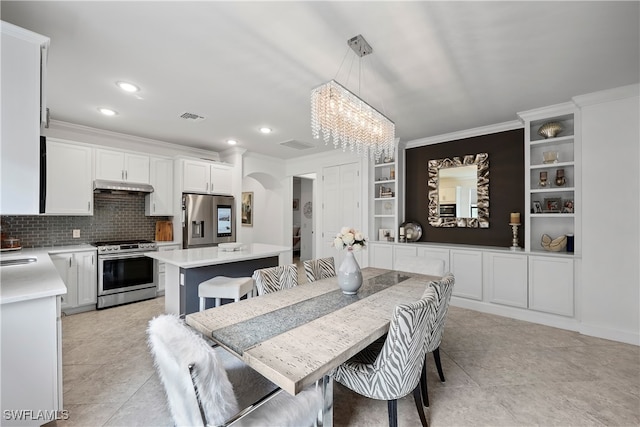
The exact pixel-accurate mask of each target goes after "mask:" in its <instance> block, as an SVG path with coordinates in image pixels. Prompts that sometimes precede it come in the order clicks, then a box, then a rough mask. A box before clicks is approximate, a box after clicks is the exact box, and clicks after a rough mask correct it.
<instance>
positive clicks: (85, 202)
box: [44, 138, 93, 215]
mask: <svg viewBox="0 0 640 427" xmlns="http://www.w3.org/2000/svg"><path fill="white" fill-rule="evenodd" d="M92 156H93V150H92V148H91V147H88V146H85V145H80V144H75V143H72V142H69V141H63V140H58V139H55V138H47V154H46V158H47V172H46V173H47V187H46V188H47V190H46V202H45V212H44V213H45V214H49V215H93V182H92V169H91V167H92Z"/></svg>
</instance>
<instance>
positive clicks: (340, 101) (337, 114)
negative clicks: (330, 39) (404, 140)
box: [311, 34, 396, 160]
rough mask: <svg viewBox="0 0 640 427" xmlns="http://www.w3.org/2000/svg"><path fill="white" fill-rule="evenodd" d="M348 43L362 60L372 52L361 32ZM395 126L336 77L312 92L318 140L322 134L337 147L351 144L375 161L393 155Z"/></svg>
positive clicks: (314, 129) (353, 149)
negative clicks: (337, 80)
mask: <svg viewBox="0 0 640 427" xmlns="http://www.w3.org/2000/svg"><path fill="white" fill-rule="evenodd" d="M347 44H348V45H349V47H350V48H351V49H352V50H353V51H354V52H355V53H356V54H357V55H358V56H359V57H360V61H359V62H361V60H362V57H363V56H365V55H369V54H371V53H373V48H371V46H370V45H369V43H367V41H366V40H365V39H364V37H362V35H360V34H358V35H357V36H355V37H352V38H351V39H349V40H347ZM347 52H348V50H347ZM343 62H344V60H343ZM341 67H342V66H341ZM359 87H360V78H358V89H359ZM395 127H396V126H395V124H394V123H393V122H392V121H391V120H389V119H388V118H387V117H386V116H385V115H383V114H382V113H380V112H379V111H378V110H376V109H375V108H373V107H372V106H370V105H369V104H367V103H366V102H365V101H364V100H362V99H361V98H360V97H359V96H357V95H355V94H354V93H353V92H351V91H349V90H348V89H347V88H346V87H344V86H342V85H341V84H340V83H338V82H336V81H335V80H331V81H329V82H327V83H325V84H323V85H321V86H319V87H317V88H315V89H313V90H312V91H311V134H312V135H313V137H314V138H315V139H318V138H320V133H322V136H323V139H324V142H325V144H328V143H329V141H330V140H333V146H334V148H338V146H342V150H343V151H346V150H347V147H349V148H350V150H351V151H356V152H357V153H358V154H362V155H364V156H365V157H367V156H371V158H372V159H376V160H379V159H380V157H381V156H382V155H383V154H384V157H385V158H393V156H394V152H395Z"/></svg>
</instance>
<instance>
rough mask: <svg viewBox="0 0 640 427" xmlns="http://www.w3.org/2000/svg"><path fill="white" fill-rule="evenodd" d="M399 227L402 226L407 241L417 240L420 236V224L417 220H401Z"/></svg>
mask: <svg viewBox="0 0 640 427" xmlns="http://www.w3.org/2000/svg"><path fill="white" fill-rule="evenodd" d="M400 227H402V228H404V235H405V238H406V241H407V242H417V241H418V240H420V238H421V237H422V226H421V225H420V224H419V223H417V222H403V223H402V224H400Z"/></svg>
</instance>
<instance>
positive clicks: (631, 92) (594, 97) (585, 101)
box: [572, 84, 640, 108]
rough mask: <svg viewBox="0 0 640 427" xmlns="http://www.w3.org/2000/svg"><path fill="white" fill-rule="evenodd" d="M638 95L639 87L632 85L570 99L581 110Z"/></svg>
mask: <svg viewBox="0 0 640 427" xmlns="http://www.w3.org/2000/svg"><path fill="white" fill-rule="evenodd" d="M639 93H640V85H638V84H633V85H628V86H620V87H616V88H613V89H607V90H601V91H598V92H593V93H588V94H586V95H578V96H574V97H573V98H572V100H573V102H575V104H576V105H577V106H578V107H580V108H582V107H586V106H589V105H593V104H601V103H603V102H611V101H618V100H620V99H625V98H632V97H634V96H638V94H639Z"/></svg>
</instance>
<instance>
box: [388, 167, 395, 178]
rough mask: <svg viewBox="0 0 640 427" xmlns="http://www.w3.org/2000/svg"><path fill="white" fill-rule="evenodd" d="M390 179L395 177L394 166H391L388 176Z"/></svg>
mask: <svg viewBox="0 0 640 427" xmlns="http://www.w3.org/2000/svg"><path fill="white" fill-rule="evenodd" d="M389 178H390V179H396V170H395V169H394V168H391V173H390V176H389Z"/></svg>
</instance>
